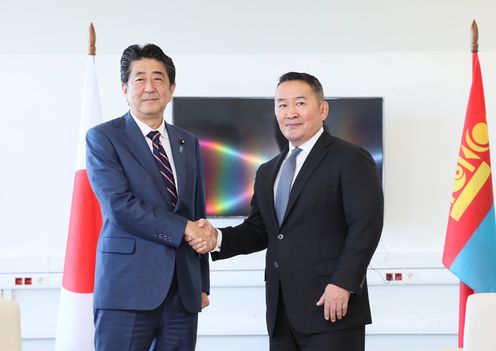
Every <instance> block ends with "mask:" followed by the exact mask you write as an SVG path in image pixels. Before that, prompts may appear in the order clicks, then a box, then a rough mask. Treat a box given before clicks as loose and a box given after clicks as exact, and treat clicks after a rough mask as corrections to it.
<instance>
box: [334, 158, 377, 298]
mask: <svg viewBox="0 0 496 351" xmlns="http://www.w3.org/2000/svg"><path fill="white" fill-rule="evenodd" d="M341 191H342V201H343V207H344V213H345V217H346V218H345V220H346V224H347V227H348V234H347V236H346V239H345V242H344V245H343V248H342V250H341V253H340V255H339V258H338V261H337V265H336V268H335V271H334V274H333V276H332V278H331V283H332V284H335V285H337V286H340V287H342V288H344V289H347V290H349V291H352V292H358V291H359V289H360V288H361V287H362V286H363V283H364V281H365V276H366V273H367V266H368V265H369V263H370V260H371V259H372V255H373V254H374V252H375V249H376V247H377V245H378V243H379V239H380V236H381V232H382V225H383V216H384V198H383V193H382V187H381V182H380V177H379V174H378V171H377V166H376V164H375V162H374V160H373V159H372V157H371V156H370V154H369V153H368V152H367V151H365V150H363V149H359V150H358V151H357V152H354V154H353V155H352V156H351V157H349V158H348V159H347V162H346V164H345V166H344V168H343V170H342V174H341Z"/></svg>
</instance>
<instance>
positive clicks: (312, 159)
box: [281, 131, 332, 227]
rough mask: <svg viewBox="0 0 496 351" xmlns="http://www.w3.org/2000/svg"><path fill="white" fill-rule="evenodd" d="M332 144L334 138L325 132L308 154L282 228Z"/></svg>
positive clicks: (291, 193)
mask: <svg viewBox="0 0 496 351" xmlns="http://www.w3.org/2000/svg"><path fill="white" fill-rule="evenodd" d="M331 143H332V136H331V135H330V134H329V133H327V132H325V131H324V133H322V135H321V136H320V137H319V139H318V140H317V142H316V143H315V145H314V146H313V148H312V150H311V151H310V153H309V154H308V156H307V158H306V160H305V162H304V163H303V165H302V166H301V169H300V171H299V172H298V175H297V177H296V179H295V181H294V183H293V186H292V187H291V192H290V194H289V199H288V206H287V207H286V213H285V214H284V218H283V220H282V223H281V227H282V226H283V225H284V222H285V221H286V218H287V217H288V214H289V213H290V212H291V209H292V208H293V206H294V204H295V203H296V200H297V199H298V197H299V196H300V194H301V192H302V190H303V188H304V186H305V184H306V182H307V180H308V178H310V176H311V175H312V173H313V172H314V171H315V169H316V168H317V167H318V166H319V164H320V162H321V161H322V159H323V158H324V156H325V155H326V154H327V152H328V151H329V148H328V146H329V144H331Z"/></svg>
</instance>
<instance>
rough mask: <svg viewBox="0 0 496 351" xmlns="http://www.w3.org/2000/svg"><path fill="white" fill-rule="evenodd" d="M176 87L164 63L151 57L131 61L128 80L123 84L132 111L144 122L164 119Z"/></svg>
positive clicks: (123, 90)
mask: <svg viewBox="0 0 496 351" xmlns="http://www.w3.org/2000/svg"><path fill="white" fill-rule="evenodd" d="M175 88H176V86H175V84H173V85H171V84H170V81H169V77H168V76H167V72H166V70H165V67H164V65H163V63H161V62H160V61H157V60H155V59H149V58H145V59H141V60H138V61H133V62H131V72H130V74H129V79H128V82H127V84H122V92H123V93H124V96H125V97H126V99H127V102H128V104H129V107H130V108H131V111H132V112H133V114H134V115H135V116H136V117H137V118H138V119H139V120H141V121H142V122H144V123H146V122H149V123H153V122H154V121H161V120H162V119H163V114H164V110H165V107H166V106H167V104H168V103H169V101H171V99H172V94H173V93H174V89H175Z"/></svg>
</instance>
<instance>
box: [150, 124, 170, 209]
mask: <svg viewBox="0 0 496 351" xmlns="http://www.w3.org/2000/svg"><path fill="white" fill-rule="evenodd" d="M147 137H148V138H150V139H151V140H152V144H153V158H155V162H156V163H157V166H158V169H159V171H160V174H161V175H162V179H163V180H164V183H165V188H166V189H167V193H168V194H169V198H170V200H171V203H172V208H175V207H176V203H177V189H176V183H175V182H174V173H172V167H171V164H170V162H169V158H168V157H167V154H166V152H165V150H164V148H163V147H162V143H161V142H160V132H159V131H156V130H154V131H151V132H150V133H148V134H147Z"/></svg>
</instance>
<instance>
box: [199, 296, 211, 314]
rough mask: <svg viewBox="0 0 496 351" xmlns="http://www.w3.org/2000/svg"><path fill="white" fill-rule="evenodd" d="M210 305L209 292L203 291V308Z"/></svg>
mask: <svg viewBox="0 0 496 351" xmlns="http://www.w3.org/2000/svg"><path fill="white" fill-rule="evenodd" d="M208 305H210V300H209V299H208V295H207V293H204V292H202V293H201V308H202V310H203V309H204V308H205V307H207V306H208Z"/></svg>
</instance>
